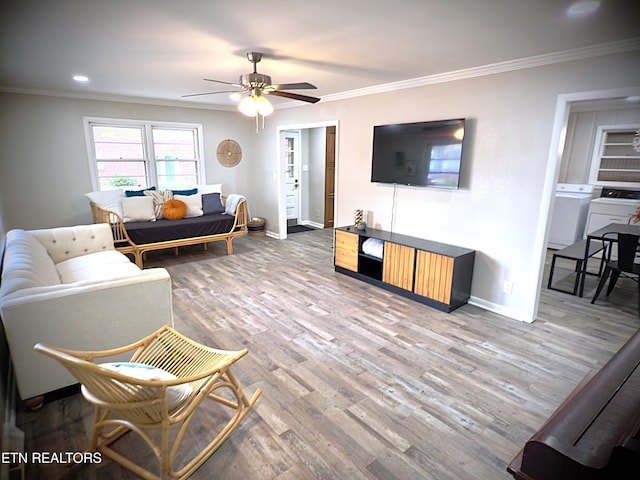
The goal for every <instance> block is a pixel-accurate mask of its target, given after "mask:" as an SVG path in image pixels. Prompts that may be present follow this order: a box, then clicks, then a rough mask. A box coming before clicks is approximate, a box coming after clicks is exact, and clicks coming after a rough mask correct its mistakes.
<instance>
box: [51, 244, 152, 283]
mask: <svg viewBox="0 0 640 480" xmlns="http://www.w3.org/2000/svg"><path fill="white" fill-rule="evenodd" d="M56 269H57V270H58V275H60V280H61V281H62V283H75V282H87V281H91V282H95V281H108V280H116V279H119V278H128V277H135V276H136V275H140V274H141V272H142V270H140V269H139V268H138V267H137V266H136V264H135V263H131V262H130V261H129V259H128V258H127V257H126V256H125V255H122V254H121V253H120V252H118V251H116V250H106V251H103V252H95V253H90V254H89V255H82V256H80V257H75V258H70V259H69V260H65V261H64V262H60V263H58V264H57V265H56Z"/></svg>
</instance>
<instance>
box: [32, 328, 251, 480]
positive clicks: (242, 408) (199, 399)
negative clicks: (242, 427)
mask: <svg viewBox="0 0 640 480" xmlns="http://www.w3.org/2000/svg"><path fill="white" fill-rule="evenodd" d="M34 348H35V350H36V351H38V352H41V353H43V354H45V355H48V356H50V357H52V358H54V359H56V360H58V361H59V362H60V363H61V364H62V365H64V366H65V367H66V368H67V369H68V370H69V371H70V372H71V373H72V374H73V375H74V376H75V377H76V378H77V379H78V380H79V382H80V383H81V385H82V388H81V390H82V395H83V396H84V398H85V399H86V400H87V401H88V402H89V403H91V404H92V405H93V406H94V407H95V417H94V426H93V434H92V439H91V447H90V451H99V452H101V453H102V454H103V455H104V456H106V457H108V458H110V459H111V460H113V461H115V462H117V463H119V464H120V465H123V466H124V467H126V468H128V469H129V470H131V471H132V472H134V473H135V474H136V475H139V476H140V477H142V478H145V479H163V480H164V479H168V478H177V479H182V478H187V477H189V476H190V475H191V474H193V472H194V471H195V470H196V469H197V468H198V467H200V466H201V465H202V464H203V463H204V462H205V461H206V460H207V459H208V458H209V457H210V456H211V455H212V454H213V453H214V452H215V451H216V449H217V448H218V447H219V446H220V445H221V444H222V443H223V442H224V441H225V440H226V439H227V438H228V437H229V436H230V435H231V433H232V432H233V431H234V430H235V429H236V427H238V425H239V424H240V422H241V421H242V419H243V418H244V416H245V415H246V414H247V413H248V412H249V411H250V409H251V408H252V406H253V404H254V403H255V402H256V400H257V399H258V397H259V396H260V393H261V389H257V390H256V392H255V393H254V394H253V396H252V397H251V398H250V399H249V398H247V397H246V396H245V394H244V392H243V390H242V388H241V387H240V385H239V384H238V381H237V380H236V378H235V377H234V375H233V374H232V373H231V370H230V367H231V365H233V364H234V363H235V362H237V361H238V360H239V359H240V358H242V357H243V356H244V355H246V354H247V350H246V349H244V350H241V351H224V350H217V349H214V348H209V347H206V346H204V345H201V344H199V343H196V342H194V341H193V340H190V339H188V338H187V337H185V336H183V335H181V334H180V333H178V332H176V331H175V330H174V329H172V328H171V327H169V326H165V327H162V328H161V329H159V330H158V331H156V332H155V333H153V334H151V335H149V336H147V337H146V338H143V339H142V340H140V341H138V342H136V343H133V344H131V345H127V346H124V347H121V348H116V349H113V350H107V351H100V352H82V351H74V350H66V349H61V348H54V347H51V346H47V345H43V344H40V343H39V344H37V345H36V346H35V347H34ZM129 351H133V356H132V357H131V360H130V362H132V363H122V362H120V363H116V364H114V363H111V364H104V363H103V364H102V365H100V364H98V363H96V360H104V358H105V357H112V356H114V355H120V354H122V353H125V352H129ZM153 367H155V368H157V369H161V370H162V371H163V372H162V371H160V373H162V375H160V376H161V377H162V378H171V379H152V380H141V379H140V378H139V376H138V375H136V376H132V374H131V371H132V370H131V369H134V368H140V369H141V371H145V373H147V372H149V371H150V372H152V374H151V375H147V374H146V375H143V376H146V377H154V376H155V377H154V378H157V377H158V375H157V372H158V370H155V369H154V368H153ZM154 372H155V373H154ZM166 372H168V373H169V374H170V375H167V373H166ZM136 377H138V378H136ZM205 400H213V401H214V402H216V403H217V404H221V405H222V406H223V408H222V410H225V411H228V409H227V408H225V407H229V408H230V409H231V415H230V419H228V418H229V415H228V414H226V413H227V412H225V414H226V415H225V419H224V420H223V421H222V423H223V424H224V425H223V426H222V428H218V429H215V430H214V429H213V428H211V429H209V428H207V429H206V430H207V431H214V433H212V436H213V437H214V438H212V439H211V441H208V440H209V439H207V441H208V443H207V444H206V446H205V447H204V449H202V450H201V451H199V452H198V453H196V454H192V455H190V457H191V458H190V459H180V465H181V466H180V468H179V469H178V470H177V471H176V470H175V469H174V468H176V467H175V463H176V454H177V453H178V450H179V448H180V445H181V443H182V441H183V439H184V438H185V436H186V433H187V431H188V427H189V426H190V423H191V421H192V420H193V418H194V415H195V414H196V412H197V411H198V409H199V407H200V406H204V405H203V403H208V402H205ZM202 410H205V409H202ZM206 410H207V411H208V410H210V409H209V408H207V409H206ZM227 419H228V420H227ZM225 422H226V423H225ZM172 427H173V428H172ZM153 430H156V431H157V430H159V431H160V435H158V434H157V433H155V434H154V432H153ZM170 430H171V431H170ZM130 431H133V432H135V433H136V434H138V435H139V436H140V437H141V438H142V439H143V440H144V441H145V442H146V443H147V444H148V445H149V446H150V447H151V450H152V451H153V453H154V455H155V456H156V457H157V459H158V461H159V462H160V468H159V469H158V468H155V469H154V470H155V471H156V472H157V471H160V475H157V473H153V472H152V471H150V470H148V469H146V468H143V467H141V466H140V465H138V464H137V463H136V462H135V459H132V458H128V457H126V456H124V455H123V454H121V453H119V452H116V451H115V450H114V449H112V448H111V444H112V443H113V442H114V441H116V440H117V439H119V438H120V437H122V435H124V434H125V433H127V432H130ZM215 432H219V433H217V434H216V433H215ZM154 437H156V439H154ZM157 437H160V438H159V440H158V439H157ZM196 443H197V444H198V445H200V444H201V442H200V441H197V442H196ZM202 443H205V442H202ZM136 453H138V454H139V453H140V452H139V451H137V452H136Z"/></svg>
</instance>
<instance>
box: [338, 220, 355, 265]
mask: <svg viewBox="0 0 640 480" xmlns="http://www.w3.org/2000/svg"><path fill="white" fill-rule="evenodd" d="M335 263H336V266H337V267H342V268H346V269H347V270H351V271H352V272H357V271H358V235H356V234H354V233H347V232H343V231H341V230H336V258H335Z"/></svg>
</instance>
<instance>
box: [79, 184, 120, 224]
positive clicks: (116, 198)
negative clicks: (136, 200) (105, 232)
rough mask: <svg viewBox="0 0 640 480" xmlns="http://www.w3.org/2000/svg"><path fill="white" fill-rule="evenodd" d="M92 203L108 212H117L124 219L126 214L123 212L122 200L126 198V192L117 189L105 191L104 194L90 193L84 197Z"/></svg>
mask: <svg viewBox="0 0 640 480" xmlns="http://www.w3.org/2000/svg"><path fill="white" fill-rule="evenodd" d="M84 196H85V197H87V198H88V199H89V201H90V202H93V203H95V204H96V205H99V206H101V207H102V208H104V209H106V210H111V211H112V212H116V213H117V214H118V215H120V217H121V218H122V217H123V216H124V213H123V211H122V199H123V198H125V197H124V190H122V189H121V188H116V189H115V190H105V191H102V192H89V193H85V195H84Z"/></svg>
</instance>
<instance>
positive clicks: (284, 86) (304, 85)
mask: <svg viewBox="0 0 640 480" xmlns="http://www.w3.org/2000/svg"><path fill="white" fill-rule="evenodd" d="M269 88H271V89H273V90H315V89H316V88H318V87H316V86H315V85H312V84H311V83H309V82H300V83H281V84H279V85H269Z"/></svg>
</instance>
